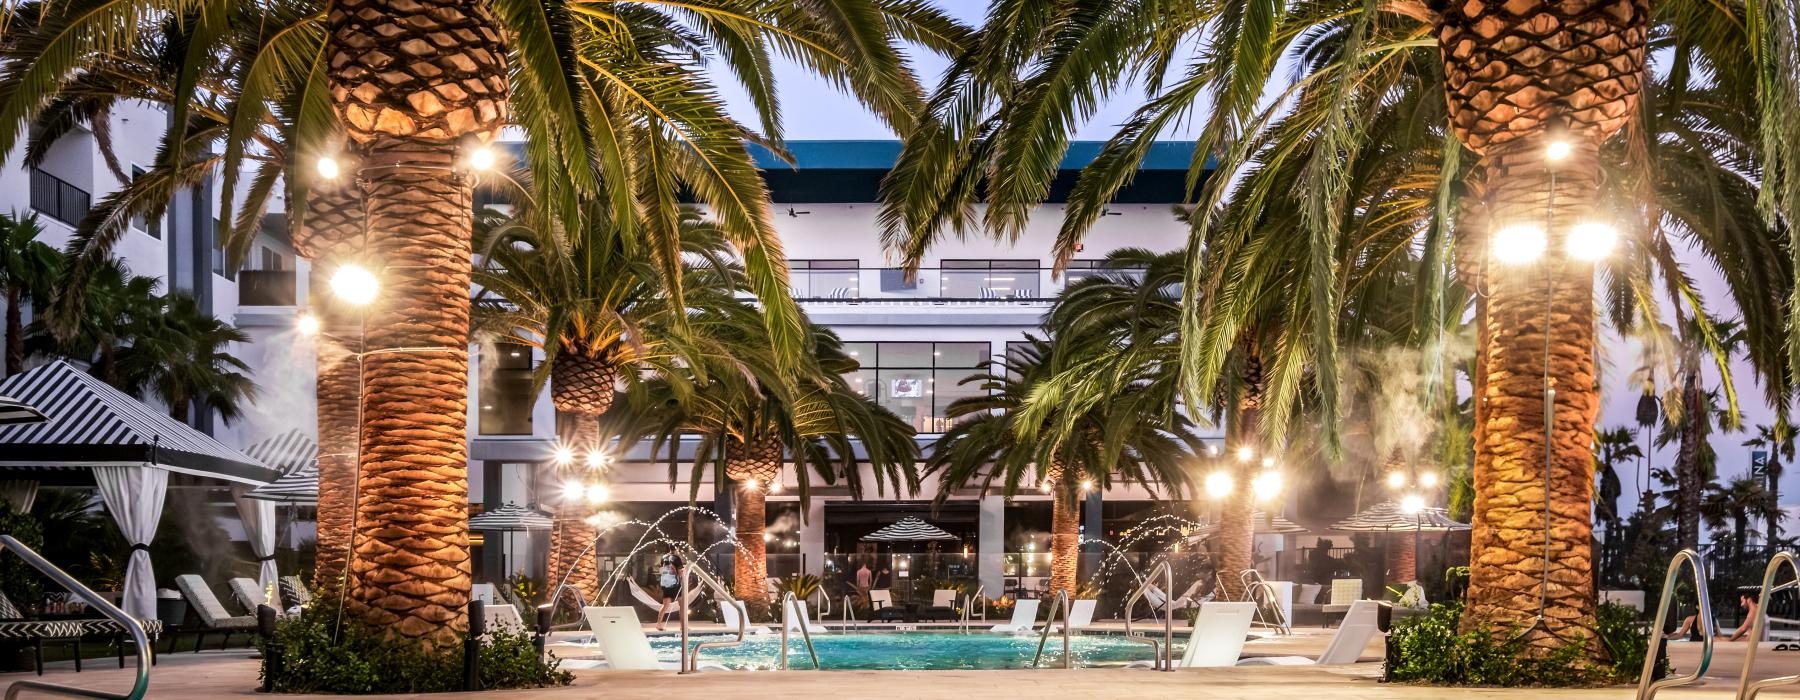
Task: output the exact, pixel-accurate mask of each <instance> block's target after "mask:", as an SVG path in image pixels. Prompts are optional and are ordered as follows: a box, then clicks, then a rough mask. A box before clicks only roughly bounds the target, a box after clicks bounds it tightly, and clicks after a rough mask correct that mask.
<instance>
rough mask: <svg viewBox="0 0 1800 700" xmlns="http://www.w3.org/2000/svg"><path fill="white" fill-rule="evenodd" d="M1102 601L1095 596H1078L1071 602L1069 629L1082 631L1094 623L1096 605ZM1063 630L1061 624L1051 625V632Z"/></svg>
mask: <svg viewBox="0 0 1800 700" xmlns="http://www.w3.org/2000/svg"><path fill="white" fill-rule="evenodd" d="M1099 603H1100V601H1098V600H1095V599H1093V598H1078V599H1076V600H1074V601H1071V602H1070V603H1069V631H1070V632H1080V631H1081V630H1083V629H1085V628H1087V627H1089V626H1091V625H1093V624H1094V607H1095V606H1097V605H1099ZM1061 631H1062V626H1061V625H1051V626H1050V633H1051V634H1055V633H1057V632H1061Z"/></svg>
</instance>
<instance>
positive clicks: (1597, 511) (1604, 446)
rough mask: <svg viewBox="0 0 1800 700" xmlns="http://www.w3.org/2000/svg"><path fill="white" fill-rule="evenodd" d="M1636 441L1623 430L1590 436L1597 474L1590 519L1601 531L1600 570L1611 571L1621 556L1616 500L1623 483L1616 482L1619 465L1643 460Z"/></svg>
mask: <svg viewBox="0 0 1800 700" xmlns="http://www.w3.org/2000/svg"><path fill="white" fill-rule="evenodd" d="M1643 454H1644V453H1643V450H1640V449H1638V446H1637V438H1635V437H1634V436H1632V434H1631V429H1630V428H1626V427H1623V426H1621V427H1617V428H1611V429H1608V430H1601V431H1599V432H1598V433H1596V434H1595V435H1594V462H1595V464H1596V469H1595V471H1597V472H1599V474H1600V485H1599V487H1598V488H1597V489H1596V495H1595V498H1596V500H1595V508H1594V519H1595V520H1598V521H1600V523H1602V526H1603V527H1604V528H1605V533H1606V540H1605V546H1604V548H1603V549H1602V550H1601V554H1602V556H1601V569H1602V570H1604V571H1612V570H1613V566H1614V565H1616V564H1617V563H1618V562H1619V560H1620V558H1621V556H1622V555H1623V553H1624V544H1625V543H1624V520H1623V519H1622V518H1620V517H1619V496H1621V495H1624V492H1625V486H1624V482H1623V481H1622V480H1620V478H1619V465H1620V464H1621V463H1629V462H1630V461H1631V460H1634V459H1638V458H1640V457H1642V456H1643Z"/></svg>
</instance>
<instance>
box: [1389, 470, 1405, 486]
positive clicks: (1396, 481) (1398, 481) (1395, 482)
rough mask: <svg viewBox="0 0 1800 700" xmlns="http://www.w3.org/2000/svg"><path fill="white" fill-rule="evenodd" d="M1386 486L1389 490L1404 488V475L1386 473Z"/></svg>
mask: <svg viewBox="0 0 1800 700" xmlns="http://www.w3.org/2000/svg"><path fill="white" fill-rule="evenodd" d="M1387 485H1388V488H1391V489H1397V488H1400V487H1402V486H1405V485H1406V475H1405V474H1402V473H1400V472H1388V475H1387Z"/></svg>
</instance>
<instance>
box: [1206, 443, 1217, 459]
mask: <svg viewBox="0 0 1800 700" xmlns="http://www.w3.org/2000/svg"><path fill="white" fill-rule="evenodd" d="M1206 454H1207V456H1210V457H1217V456H1219V446H1218V445H1207V446H1206Z"/></svg>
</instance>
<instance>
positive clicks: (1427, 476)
mask: <svg viewBox="0 0 1800 700" xmlns="http://www.w3.org/2000/svg"><path fill="white" fill-rule="evenodd" d="M1437 483H1438V476H1437V472H1425V473H1423V474H1420V475H1419V485H1420V486H1423V487H1425V488H1431V487H1433V486H1437Z"/></svg>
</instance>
